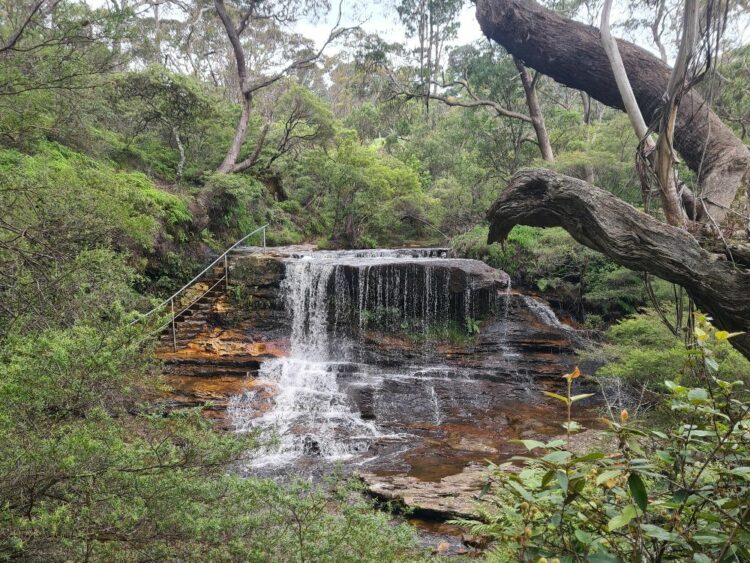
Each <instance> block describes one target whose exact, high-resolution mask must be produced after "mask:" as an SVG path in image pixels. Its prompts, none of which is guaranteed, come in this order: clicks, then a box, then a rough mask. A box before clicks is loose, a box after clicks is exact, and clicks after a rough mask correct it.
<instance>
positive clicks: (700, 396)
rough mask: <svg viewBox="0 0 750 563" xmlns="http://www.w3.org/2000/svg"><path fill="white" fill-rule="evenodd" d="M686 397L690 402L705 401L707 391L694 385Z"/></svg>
mask: <svg viewBox="0 0 750 563" xmlns="http://www.w3.org/2000/svg"><path fill="white" fill-rule="evenodd" d="M687 398H688V401H690V402H691V403H705V402H706V401H708V392H707V391H706V390H705V389H703V388H702V387H696V388H695V389H691V390H690V391H688V396H687Z"/></svg>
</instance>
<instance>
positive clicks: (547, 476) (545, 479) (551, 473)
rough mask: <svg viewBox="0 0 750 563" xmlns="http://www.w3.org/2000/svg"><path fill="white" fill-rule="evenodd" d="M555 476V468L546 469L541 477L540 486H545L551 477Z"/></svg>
mask: <svg viewBox="0 0 750 563" xmlns="http://www.w3.org/2000/svg"><path fill="white" fill-rule="evenodd" d="M554 476H555V470H554V469H550V470H549V471H547V473H545V474H544V477H542V487H546V486H547V485H549V482H550V481H552V478H553V477H554Z"/></svg>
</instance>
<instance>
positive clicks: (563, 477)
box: [555, 469, 568, 492]
mask: <svg viewBox="0 0 750 563" xmlns="http://www.w3.org/2000/svg"><path fill="white" fill-rule="evenodd" d="M555 477H557V484H558V485H560V488H561V489H562V490H563V491H564V492H567V491H568V475H567V474H566V473H565V471H562V470H560V469H558V470H557V471H556V472H555Z"/></svg>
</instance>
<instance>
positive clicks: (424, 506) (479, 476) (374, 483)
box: [357, 464, 492, 519]
mask: <svg viewBox="0 0 750 563" xmlns="http://www.w3.org/2000/svg"><path fill="white" fill-rule="evenodd" d="M357 477H358V478H359V479H361V480H362V481H363V482H364V483H365V485H366V487H367V490H368V491H369V492H370V494H372V495H373V496H375V497H377V498H379V499H381V500H384V501H395V502H397V503H402V504H404V505H405V506H407V507H408V508H409V509H411V510H412V511H413V512H414V513H415V515H417V516H421V517H427V518H435V517H437V518H440V519H449V518H476V517H477V515H478V514H479V512H480V510H481V506H482V505H483V506H484V507H486V508H489V507H490V506H491V502H492V497H491V496H484V497H481V498H480V495H479V492H480V491H481V490H482V488H483V486H484V484H485V483H486V481H487V478H488V477H489V473H488V471H487V466H486V465H481V464H470V465H468V466H466V467H464V468H463V470H462V471H461V472H460V473H456V474H454V475H449V476H446V477H443V478H442V479H440V480H439V481H422V480H420V479H418V478H416V477H412V476H408V475H378V474H376V473H366V472H361V473H357Z"/></svg>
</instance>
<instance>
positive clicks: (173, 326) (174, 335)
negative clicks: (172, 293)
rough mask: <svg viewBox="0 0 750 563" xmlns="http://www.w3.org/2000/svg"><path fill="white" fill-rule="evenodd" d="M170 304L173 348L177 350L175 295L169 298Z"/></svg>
mask: <svg viewBox="0 0 750 563" xmlns="http://www.w3.org/2000/svg"><path fill="white" fill-rule="evenodd" d="M169 304H170V305H171V307H172V350H173V351H175V352H177V330H176V329H175V325H174V297H171V298H170V299H169Z"/></svg>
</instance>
